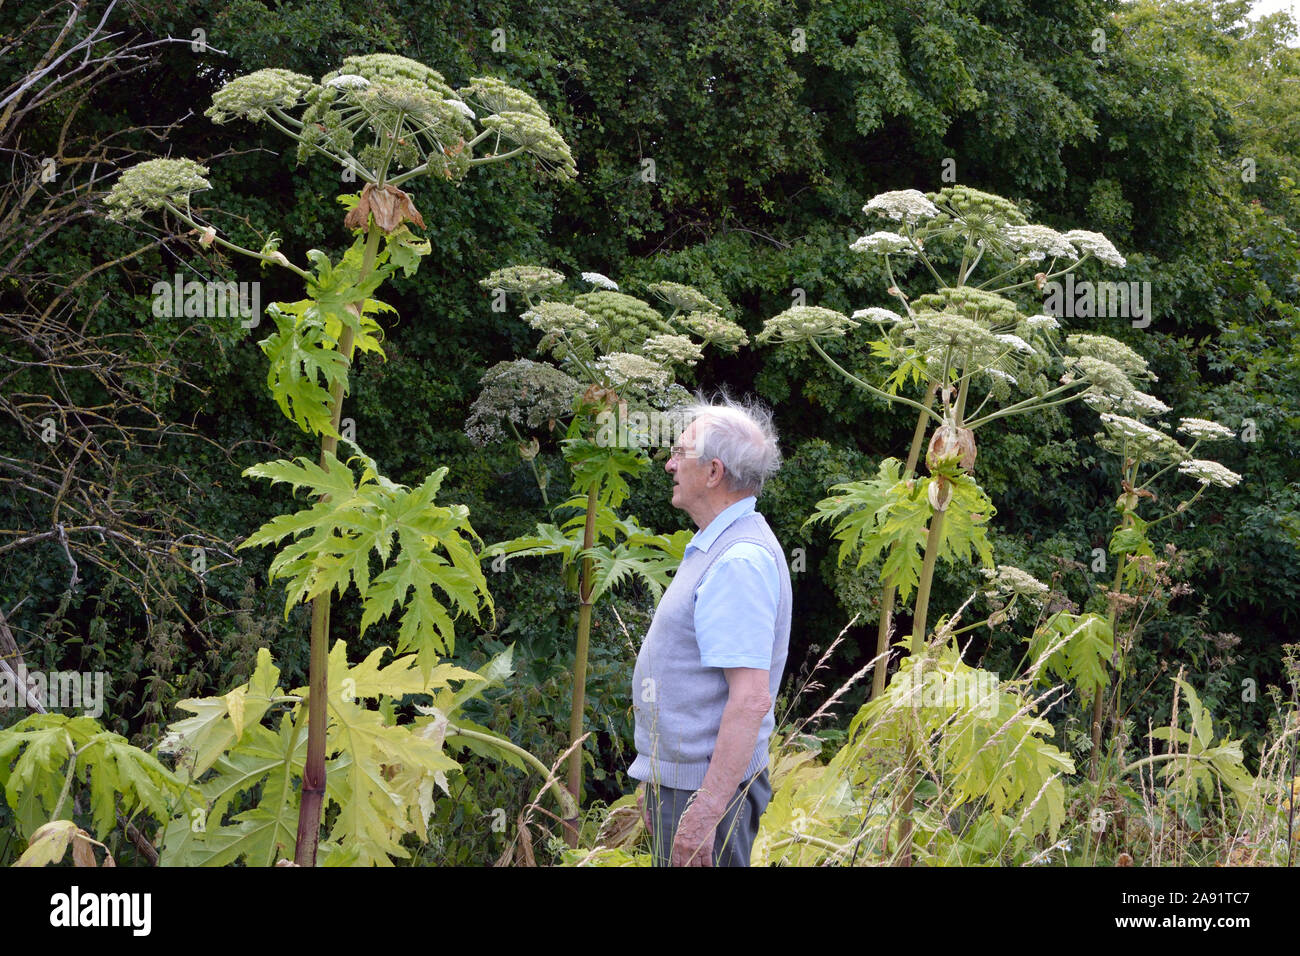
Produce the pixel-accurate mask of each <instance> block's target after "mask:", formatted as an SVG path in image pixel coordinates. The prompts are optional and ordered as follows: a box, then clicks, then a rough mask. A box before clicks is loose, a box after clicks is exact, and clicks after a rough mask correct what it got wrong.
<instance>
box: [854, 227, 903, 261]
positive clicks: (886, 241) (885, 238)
mask: <svg viewBox="0 0 1300 956" xmlns="http://www.w3.org/2000/svg"><path fill="white" fill-rule="evenodd" d="M849 248H850V249H852V250H853V251H854V252H863V253H875V254H876V255H890V254H891V253H902V254H904V255H910V256H914V255H916V253H917V247H916V246H915V245H913V244H912V241H911V240H910V239H908V238H907V236H900V235H899V234H898V233H896V232H873V233H871V234H870V235H867V236H862V237H860V238H858V239H855V240H853V242H851V243H849Z"/></svg>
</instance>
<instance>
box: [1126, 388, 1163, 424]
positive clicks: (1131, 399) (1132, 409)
mask: <svg viewBox="0 0 1300 956" xmlns="http://www.w3.org/2000/svg"><path fill="white" fill-rule="evenodd" d="M1121 411H1123V412H1124V413H1125V414H1127V415H1145V416H1148V417H1151V418H1159V417H1160V416H1161V415H1164V414H1167V413H1168V412H1169V411H1170V408H1169V406H1168V405H1166V404H1165V403H1164V402H1162V401H1160V399H1158V398H1156V397H1155V396H1154V395H1148V394H1147V393H1146V392H1139V391H1136V390H1135V391H1134V392H1133V394H1132V395H1130V396H1128V398H1127V399H1126V400H1125V401H1124V402H1123V403H1122V404H1121Z"/></svg>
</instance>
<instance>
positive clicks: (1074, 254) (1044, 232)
mask: <svg viewBox="0 0 1300 956" xmlns="http://www.w3.org/2000/svg"><path fill="white" fill-rule="evenodd" d="M1002 239H1003V241H1004V242H1005V243H1006V245H1007V246H1009V247H1010V248H1011V249H1013V250H1014V251H1016V252H1018V253H1019V254H1020V255H1022V256H1023V257H1024V258H1026V259H1028V260H1030V261H1031V262H1038V261H1040V260H1042V259H1043V258H1045V257H1047V256H1051V257H1052V258H1053V259H1056V258H1061V257H1064V258H1068V259H1077V258H1079V253H1078V251H1077V250H1076V249H1075V248H1074V246H1073V245H1072V244H1071V243H1070V240H1069V239H1067V238H1066V237H1065V236H1063V235H1061V234H1060V233H1059V232H1057V231H1056V230H1055V229H1050V228H1048V227H1047V226H1038V225H1030V226H1008V227H1007V228H1006V229H1004V230H1003V231H1002Z"/></svg>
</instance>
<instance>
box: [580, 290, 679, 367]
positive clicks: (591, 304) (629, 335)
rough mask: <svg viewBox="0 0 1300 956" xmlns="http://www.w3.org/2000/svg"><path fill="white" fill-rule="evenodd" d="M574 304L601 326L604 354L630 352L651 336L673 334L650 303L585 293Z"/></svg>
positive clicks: (617, 295) (619, 294)
mask: <svg viewBox="0 0 1300 956" xmlns="http://www.w3.org/2000/svg"><path fill="white" fill-rule="evenodd" d="M573 304H574V305H575V306H577V307H578V308H579V309H582V310H583V311H584V312H586V313H587V314H589V315H590V316H592V317H593V318H594V319H595V320H596V321H597V322H599V323H600V327H601V330H600V340H601V345H602V347H603V348H604V350H605V351H609V352H633V351H636V350H637V349H639V348H640V347H641V343H642V342H644V341H645V340H646V339H647V338H649V337H650V336H652V335H656V334H658V333H660V332H671V331H672V329H671V328H670V327H669V326H668V323H666V322H665V321H664V319H663V316H661V315H660V314H659V313H658V312H656V311H655V310H654V308H653V307H652V306H651V305H650V303H648V302H645V301H643V300H641V299H638V298H636V297H635V296H631V295H624V294H623V293H622V292H607V291H603V290H602V291H598V292H584V293H583V294H582V295H579V296H575V297H574V299H573Z"/></svg>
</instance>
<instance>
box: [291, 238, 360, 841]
mask: <svg viewBox="0 0 1300 956" xmlns="http://www.w3.org/2000/svg"><path fill="white" fill-rule="evenodd" d="M369 227H370V231H369V233H368V234H367V235H366V248H365V253H364V256H363V258H362V261H361V273H360V276H359V279H358V281H362V280H364V279H365V278H366V276H368V275H369V274H370V270H371V269H373V268H374V265H375V256H376V255H377V254H378V251H379V238H380V236H381V234H382V233H381V230H380V228H379V227H378V226H377V225H375V221H374V218H373V217H372V218H371V220H370V223H369ZM363 306H364V303H360V302H358V303H356V304H355V305H350V306H348V308H349V309H351V310H352V311H353V312H354V313H355V314H356V315H357V316H358V317H360V315H361V309H362V307H363ZM354 344H355V333H354V331H353V328H352V326H350V325H345V326H344V328H343V334H342V335H341V336H340V337H339V351H340V352H341V353H342V354H343V356H344V357H345V358H346V359H347V360H348V365H349V366H351V364H352V353H353V346H354ZM343 385H344V383H343V381H342V380H340V381H336V382H335V383H334V385H333V388H332V389H331V391H330V418H331V421H332V423H333V425H334V429H333V430H334V433H335V434H338V430H339V423H340V422H341V421H342V419H343ZM338 445H339V443H338V439H337V438H335V437H334V436H333V435H322V436H321V440H320V448H321V467H324V466H325V456H326V454H330V455H332V454H334V452H335V451H336V450H337V449H338ZM329 629H330V592H329V591H326V592H325V593H324V594H321V595H318V596H317V597H316V599H315V600H314V601H312V605H311V661H310V664H309V667H310V670H309V677H308V687H309V690H308V692H307V762H306V764H305V765H304V766H303V773H302V801H301V803H300V804H299V806H298V840H297V845H296V848H295V850H294V862H295V863H297V864H298V865H299V866H315V865H316V845H317V844H318V843H319V842H320V825H321V814H322V810H323V809H324V802H325V725H326V722H327V721H328V720H329V712H328V707H327V702H328V693H329V690H328V688H329V673H328V670H329Z"/></svg>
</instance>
